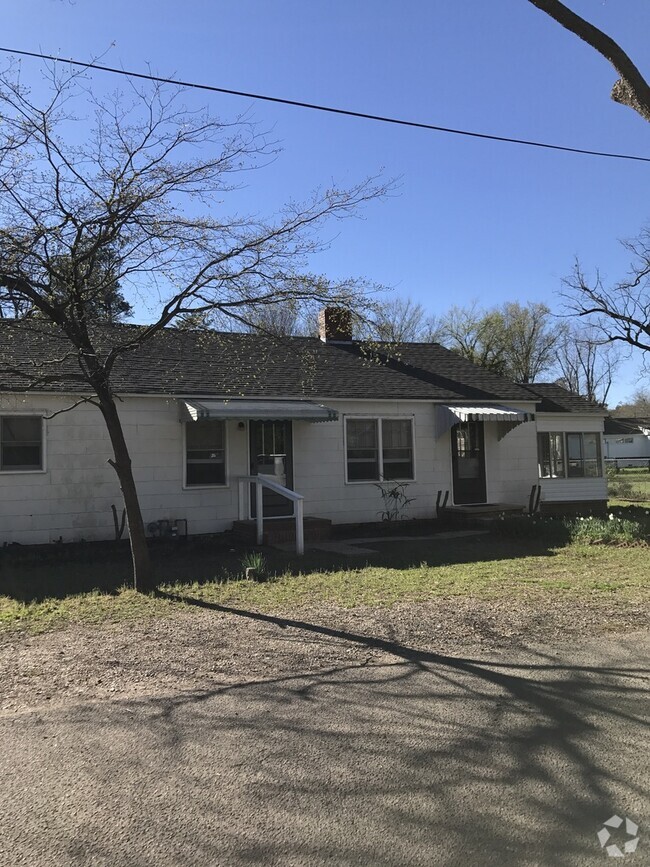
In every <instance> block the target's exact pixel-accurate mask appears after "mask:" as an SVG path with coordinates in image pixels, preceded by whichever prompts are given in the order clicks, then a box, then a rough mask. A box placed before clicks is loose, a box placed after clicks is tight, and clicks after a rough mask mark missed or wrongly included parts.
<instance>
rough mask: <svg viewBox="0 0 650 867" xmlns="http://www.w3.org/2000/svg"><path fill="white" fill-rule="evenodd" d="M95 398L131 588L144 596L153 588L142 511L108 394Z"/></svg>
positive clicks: (113, 405) (114, 406) (115, 412)
mask: <svg viewBox="0 0 650 867" xmlns="http://www.w3.org/2000/svg"><path fill="white" fill-rule="evenodd" d="M98 396H99V405H100V410H101V413H102V415H103V416H104V421H105V422H106V428H107V430H108V435H109V437H110V438H111V444H112V446H113V453H114V455H115V460H112V461H110V464H111V465H112V467H113V468H114V470H115V472H116V473H117V477H118V479H119V480H120V487H121V488H122V496H123V497H124V508H125V509H126V520H127V524H128V527H129V539H130V541H131V557H132V559H133V587H134V589H135V590H138V591H140V592H141V593H148V592H149V591H151V590H153V589H154V588H155V579H154V574H153V567H152V564H151V557H150V555H149V548H148V546H147V535H146V532H145V528H144V522H143V520H142V511H141V510H140V501H139V500H138V492H137V489H136V486H135V480H134V478H133V470H132V467H131V457H130V455H129V449H128V446H127V444H126V440H125V439H124V431H123V430H122V422H121V421H120V417H119V414H118V412H117V407H116V405H115V400H114V399H113V396H112V395H111V394H105V395H98Z"/></svg>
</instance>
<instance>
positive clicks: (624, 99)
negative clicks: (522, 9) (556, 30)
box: [528, 0, 650, 121]
mask: <svg viewBox="0 0 650 867" xmlns="http://www.w3.org/2000/svg"><path fill="white" fill-rule="evenodd" d="M528 2H529V3H532V4H533V6H536V7H537V8H538V9H541V10H542V12H546V14H547V15H550V17H551V18H553V19H554V20H555V21H557V22H558V24H561V25H562V27H565V28H566V29H567V30H570V31H571V32H572V33H575V35H576V36H578V37H579V38H580V39H582V40H583V42H586V43H587V45H590V46H591V47H592V48H594V49H595V50H596V51H597V52H598V53H599V54H601V55H602V56H603V57H604V58H605V59H606V60H609V62H610V63H611V64H612V66H613V67H614V69H615V70H616V71H617V72H618V74H619V75H620V76H621V77H620V78H619V79H618V81H616V82H615V84H614V86H613V87H612V92H611V97H612V99H613V100H614V101H615V102H619V103H621V104H622V105H626V106H628V107H629V108H633V109H634V111H636V112H637V113H638V114H640V115H641V117H643V118H645V120H647V121H650V85H648V83H647V81H646V80H645V78H644V77H643V75H642V74H641V72H640V71H639V69H638V68H637V67H636V65H635V64H634V63H633V62H632V60H631V59H630V57H629V56H628V55H627V54H626V53H625V51H623V49H622V48H621V46H620V45H619V44H618V43H617V42H615V41H614V40H613V39H612V38H611V36H608V35H607V34H606V33H603V31H602V30H599V29H598V28H597V27H595V26H594V25H593V24H590V23H589V22H588V21H585V19H584V18H581V17H580V16H579V15H576V13H575V12H573V11H572V10H571V9H569V8H568V7H567V6H565V5H564V3H560V0H528Z"/></svg>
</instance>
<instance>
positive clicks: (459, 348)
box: [440, 302, 506, 373]
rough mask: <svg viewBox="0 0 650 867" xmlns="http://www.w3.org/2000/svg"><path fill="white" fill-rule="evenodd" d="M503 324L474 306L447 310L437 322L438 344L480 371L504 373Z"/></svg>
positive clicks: (475, 304)
mask: <svg viewBox="0 0 650 867" xmlns="http://www.w3.org/2000/svg"><path fill="white" fill-rule="evenodd" d="M502 326H503V321H502V319H501V317H500V316H499V315H498V314H497V313H496V311H494V310H491V311H488V310H484V309H483V308H481V307H479V306H478V303H477V302H472V304H470V305H469V306H467V307H457V306H454V307H451V308H450V309H449V310H448V311H447V313H446V314H444V315H443V316H442V317H441V318H440V342H441V343H443V344H444V346H446V347H447V348H448V349H451V350H453V351H454V352H457V353H458V355H462V356H463V358H467V359H468V360H469V361H471V362H473V363H474V364H478V365H479V366H480V367H486V368H489V369H490V370H494V371H496V372H497V373H504V372H505V367H506V361H505V341H504V335H503V328H502Z"/></svg>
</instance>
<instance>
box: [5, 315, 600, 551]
mask: <svg viewBox="0 0 650 867" xmlns="http://www.w3.org/2000/svg"><path fill="white" fill-rule="evenodd" d="M321 326H322V334H321V339H320V340H319V339H317V338H303V337H295V338H271V337H266V336H260V335H254V334H231V333H216V332H209V333H205V332H193V331H185V330H177V329H166V330H165V331H164V332H161V333H160V334H159V335H158V336H157V337H156V338H155V339H153V340H151V341H150V342H148V343H146V344H145V345H143V346H142V347H139V348H137V349H134V350H133V351H132V352H130V353H129V354H128V355H127V356H126V357H125V358H124V359H123V360H122V361H121V362H119V363H118V366H117V367H116V368H115V376H114V382H115V387H116V390H117V392H118V393H119V395H120V397H121V401H120V415H121V419H122V422H123V426H124V430H125V435H126V438H127V442H128V445H129V448H130V453H131V457H132V462H133V468H134V475H135V479H136V483H137V487H138V493H139V498H140V503H141V506H142V510H143V513H144V519H145V522H146V523H147V524H149V525H150V526H151V528H152V532H155V528H156V527H160V526H164V525H161V524H160V523H159V522H170V524H171V523H173V522H175V521H182V522H185V521H186V522H187V528H188V531H189V533H190V534H199V533H217V532H221V531H224V530H227V529H229V528H231V527H232V525H233V522H235V521H237V520H238V519H239V518H242V517H243V518H248V517H249V516H252V514H253V513H254V512H255V508H256V503H255V496H254V495H252V494H251V490H252V489H254V488H255V487H256V486H255V485H253V486H251V483H250V477H251V476H258V477H260V476H261V477H262V479H264V480H265V481H272V482H274V483H275V485H276V486H277V485H280V486H281V487H283V488H285V489H287V490H290V491H294V492H297V493H298V494H300V495H301V496H302V497H303V498H304V499H303V500H302V503H303V505H304V513H305V515H306V516H313V517H314V518H323V519H327V520H329V521H331V522H333V523H335V524H350V523H363V522H374V521H377V520H378V519H379V515H380V512H381V510H382V501H381V496H380V492H379V490H378V488H377V483H378V482H379V481H381V480H384V479H388V480H400V481H403V482H404V483H406V484H407V485H408V488H407V493H408V497H409V498H414V499H413V502H412V503H411V504H410V505H409V506H408V511H407V516H408V517H412V518H435V516H436V500H437V498H438V493H439V492H446V491H448V492H449V503H448V505H451V506H454V507H460V506H475V505H480V504H482V505H485V504H503V505H510V506H512V507H515V506H519V507H521V508H524V507H525V506H526V505H527V503H528V500H529V496H530V492H531V487H532V486H533V485H535V484H541V487H542V503H541V506H542V509H543V510H546V511H567V512H571V511H576V510H590V511H599V510H603V509H604V508H605V507H606V499H607V490H606V481H605V478H604V473H603V459H602V446H601V441H602V432H603V417H604V411H603V410H602V409H599V408H598V407H594V406H592V405H590V404H589V403H587V402H586V401H584V400H582V399H581V398H578V397H577V396H575V395H570V394H569V393H568V392H566V391H564V390H563V389H561V388H559V387H558V386H554V385H540V386H526V387H524V386H521V385H517V384H515V383H513V382H510V381H508V380H506V379H503V378H501V377H499V376H496V375H495V374H493V373H491V372H489V371H486V370H483V369H482V368H479V367H476V366H474V365H473V364H471V363H470V362H468V361H466V360H464V359H462V358H460V357H458V356H457V355H455V354H454V353H452V352H449V351H448V350H446V349H444V348H443V347H441V346H439V345H437V344H403V345H401V346H399V347H398V348H395V347H390V346H387V345H380V346H377V347H368V346H367V345H365V344H360V343H357V342H354V341H352V340H351V339H350V334H349V333H346V331H345V329H343V330H341V329H340V328H339V329H338V330H335V329H333V327H332V324H331V320H328V318H327V316H324V317H323V318H322V321H321ZM138 327H139V326H124V325H122V326H114V327H113V329H121V332H120V333H121V334H122V335H123V336H124V337H125V339H127V338H128V337H129V335H130V334H133V331H132V330H131V331H130V330H129V329H137V328H138ZM112 336H114V331H113V334H112ZM62 346H64V344H62V342H61V339H60V336H59V335H56V334H54V333H53V332H52V331H51V330H48V328H47V327H46V326H40V327H39V326H38V325H33V326H32V327H31V328H30V329H28V330H26V329H24V328H21V327H19V326H18V325H16V324H15V323H11V322H8V321H6V320H5V321H0V371H5V372H4V373H0V380H1V382H0V491H1V497H0V543H13V542H18V543H21V544H32V543H34V544H38V543H47V542H51V541H54V540H62V541H64V542H66V541H73V540H80V539H85V540H98V539H110V538H113V536H114V532H115V531H114V522H113V512H112V509H111V506H112V505H115V506H116V507H117V509H118V511H119V512H121V508H122V507H121V496H120V490H119V486H118V482H117V477H116V475H115V473H114V471H113V469H112V468H111V467H110V466H109V464H108V463H107V459H108V458H109V457H110V455H111V449H110V445H109V441H108V437H107V434H106V431H105V428H104V423H103V420H102V417H101V415H100V413H99V411H98V410H97V409H96V408H95V407H94V406H92V405H90V404H87V403H80V404H79V405H77V406H76V407H75V408H74V409H71V410H70V411H67V412H61V411H62V410H66V409H69V407H71V406H72V405H73V404H75V403H77V402H78V400H79V398H80V397H81V396H83V395H84V394H87V391H84V389H83V385H82V384H81V383H79V382H77V381H76V380H74V379H73V378H72V377H73V376H74V373H75V372H78V368H76V367H75V364H76V361H75V359H74V358H72V357H68V355H67V354H66V353H65V351H62ZM43 370H47V372H48V373H49V374H50V375H51V374H52V372H53V371H55V372H56V374H57V377H56V379H49V378H48V381H47V383H44V384H42V385H41V386H40V387H39V389H28V384H29V382H30V379H31V378H32V377H33V375H34V372H35V371H39V372H41V373H42V371H43ZM270 487H271V488H272V489H265V490H264V502H263V512H264V516H265V518H269V519H272V518H274V517H279V516H286V515H288V514H291V513H292V510H293V508H294V505H293V501H291V500H287V499H286V498H285V497H283V496H280V494H279V493H278V492H277V487H274V486H273V485H271V486H270ZM179 526H180V525H179ZM183 527H184V524H183Z"/></svg>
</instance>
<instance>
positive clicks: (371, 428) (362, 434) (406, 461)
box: [346, 418, 414, 482]
mask: <svg viewBox="0 0 650 867" xmlns="http://www.w3.org/2000/svg"><path fill="white" fill-rule="evenodd" d="M346 446H347V454H346V463H347V480H348V482H370V481H372V482H379V481H388V480H395V479H406V480H410V479H413V476H414V474H413V422H412V419H410V418H348V419H346Z"/></svg>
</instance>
